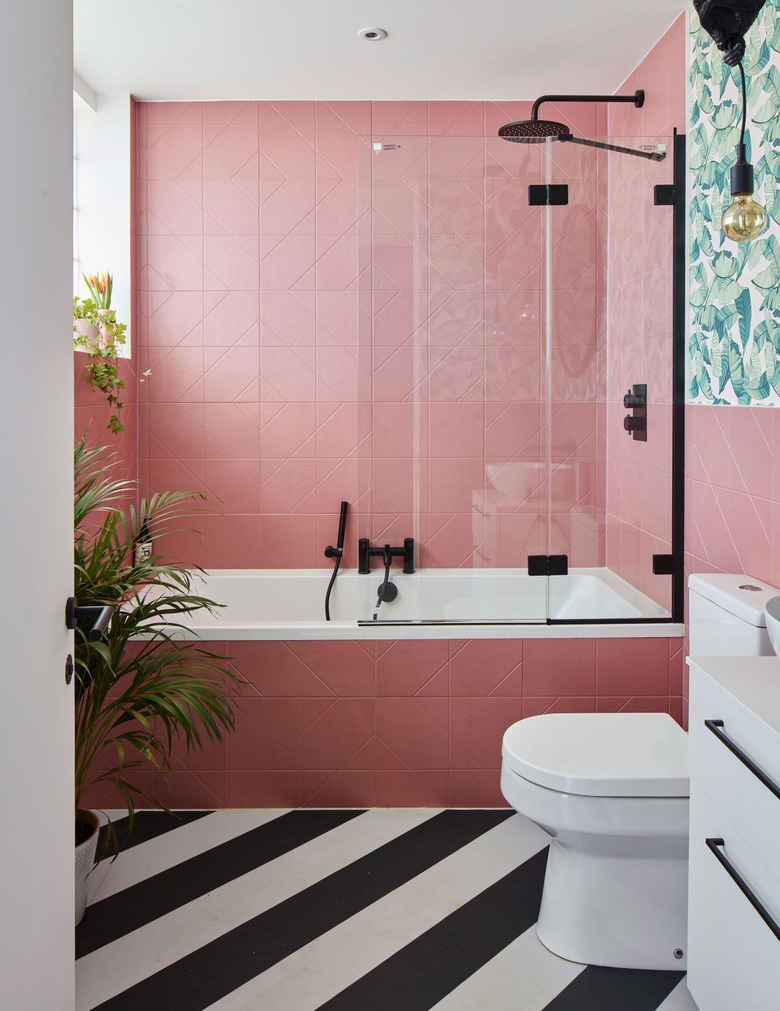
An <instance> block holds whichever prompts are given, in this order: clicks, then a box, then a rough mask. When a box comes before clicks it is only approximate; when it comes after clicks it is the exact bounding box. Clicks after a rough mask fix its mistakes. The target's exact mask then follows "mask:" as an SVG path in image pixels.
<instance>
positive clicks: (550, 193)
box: [528, 183, 569, 207]
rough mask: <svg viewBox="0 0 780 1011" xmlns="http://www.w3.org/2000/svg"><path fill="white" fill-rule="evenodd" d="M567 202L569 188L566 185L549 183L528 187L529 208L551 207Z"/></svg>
mask: <svg viewBox="0 0 780 1011" xmlns="http://www.w3.org/2000/svg"><path fill="white" fill-rule="evenodd" d="M568 202H569V187H568V185H567V184H566V183H550V184H548V185H544V184H543V185H541V186H535V185H532V186H529V187H528V205H529V207H552V206H553V205H554V204H556V205H562V204H568Z"/></svg>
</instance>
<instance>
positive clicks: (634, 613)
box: [176, 569, 683, 640]
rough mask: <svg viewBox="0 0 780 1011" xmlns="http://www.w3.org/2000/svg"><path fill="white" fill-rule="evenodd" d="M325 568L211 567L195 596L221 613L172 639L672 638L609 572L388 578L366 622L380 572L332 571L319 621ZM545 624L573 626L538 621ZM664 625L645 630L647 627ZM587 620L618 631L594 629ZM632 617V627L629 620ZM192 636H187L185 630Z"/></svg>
mask: <svg viewBox="0 0 780 1011" xmlns="http://www.w3.org/2000/svg"><path fill="white" fill-rule="evenodd" d="M330 575H331V573H330V571H329V570H327V569H287V570H279V569H215V570H212V571H211V572H209V573H208V574H207V575H205V576H202V575H197V576H196V577H195V580H194V584H195V592H197V593H201V594H202V595H204V596H206V597H210V598H211V599H212V600H214V601H216V602H217V603H220V604H223V605H225V606H224V607H221V608H219V609H218V610H217V611H216V612H215V613H214V614H209V613H207V612H201V613H200V614H198V615H197V616H194V618H193V619H192V620H191V621H190V622H188V623H187V625H188V628H187V630H181V631H179V632H177V633H176V634H177V635H180V636H181V637H182V638H195V637H198V638H202V639H213V640H216V639H220V640H224V639H280V640H285V639H287V640H293V639H513V638H514V639H531V638H602V637H610V638H624V637H627V636H628V637H630V636H640V637H643V638H647V637H656V636H659V637H660V636H680V635H682V634H683V626H682V625H681V624H675V623H673V622H672V621H671V620H670V619H669V617H668V614H667V613H666V612H665V611H664V610H663V609H662V608H661V607H659V605H658V604H656V603H655V602H654V601H652V600H651V599H650V598H649V597H646V596H645V595H644V594H642V593H640V592H639V591H638V590H636V589H634V587H632V586H630V585H629V584H628V583H626V582H625V581H624V580H622V579H620V578H619V577H618V576H616V575H614V573H612V572H610V571H609V570H608V569H573V570H571V571H570V573H569V575H568V576H554V577H552V578H551V579H549V580H544V579H540V578H536V577H532V578H529V577H528V576H527V575H526V573H525V570H523V569H431V570H424V569H423V570H419V571H418V572H416V573H414V575H411V576H406V575H404V574H403V573H402V572H401V571H400V569H397V570H393V573H392V577H391V578H392V581H393V582H394V583H395V584H396V586H397V587H398V591H399V592H398V597H397V598H396V600H394V601H393V602H392V603H383V604H382V606H381V607H380V608H379V611H378V620H377V621H373V620H372V615H373V613H374V607H375V604H376V597H377V587H378V586H379V584H380V582H381V581H382V570H381V569H378V570H375V571H373V572H372V573H371V574H370V575H367V576H365V575H363V576H361V575H359V574H358V573H356V572H354V571H342V572H340V573H339V575H338V577H337V579H336V583H335V585H334V588H333V592H332V595H331V602H330V612H331V618H332V620H331V621H329V622H328V621H325V591H326V588H327V585H328V581H329V579H330ZM548 596H549V616H550V618H553V619H557V620H564V621H566V622H572V624H561V625H557V624H553V625H548V624H547V623H546V615H547V608H548V600H547V597H548ZM648 618H653V619H663V620H658V621H653V622H649V623H645V621H646V619H648ZM594 619H601V620H604V619H609V620H611V621H612V622H614V621H615V619H619V620H620V621H619V623H610V624H596V623H593V620H594ZM637 619H639V620H637ZM190 630H191V631H190Z"/></svg>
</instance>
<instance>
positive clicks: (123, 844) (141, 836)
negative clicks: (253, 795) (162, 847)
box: [96, 811, 214, 859]
mask: <svg viewBox="0 0 780 1011" xmlns="http://www.w3.org/2000/svg"><path fill="white" fill-rule="evenodd" d="M213 813H214V812H213V811H136V814H135V818H134V819H133V831H132V832H130V831H129V826H130V820H129V818H116V819H114V821H112V823H111V824H112V825H113V827H114V833H115V834H116V837H117V839H118V841H119V850H120V852H122V851H124V850H129V849H132V847H133V846H138V845H140V843H145V842H149V840H150V839H156V838H157V836H160V835H165V833H166V832H171V831H172V830H173V829H175V828H181V827H182V825H189V824H191V823H192V822H194V821H198V819H199V818H203V817H205V816H206V815H207V814H213ZM107 833H108V829H107V827H106V826H105V825H103V827H102V828H101V829H100V837H99V839H98V847H97V855H96V858H97V859H100V858H101V857H102V855H103V854H106V855H105V856H104V857H102V858H103V859H110V858H111V857H112V856H113V855H114V854H113V850H112V849H110V848H109V849H108V852H106V847H107V843H106V838H107Z"/></svg>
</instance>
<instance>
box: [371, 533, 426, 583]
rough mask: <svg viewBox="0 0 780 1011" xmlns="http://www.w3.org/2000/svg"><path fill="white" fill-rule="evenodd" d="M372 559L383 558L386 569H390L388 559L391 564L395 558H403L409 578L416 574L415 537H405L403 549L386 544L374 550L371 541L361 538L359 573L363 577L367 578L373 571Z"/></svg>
mask: <svg viewBox="0 0 780 1011" xmlns="http://www.w3.org/2000/svg"><path fill="white" fill-rule="evenodd" d="M372 558H381V559H382V560H383V562H384V564H385V567H386V568H389V565H387V559H388V558H389V559H390V563H391V564H392V560H393V558H403V560H404V569H403V570H404V572H405V573H406V575H407V576H410V575H411V574H412V573H413V572H414V537H404V546H403V547H402V548H393V547H391V546H390V545H389V544H385V545H384V546H383V547H381V548H380V547H376V548H372V547H371V542H370V541H369V539H368V538H367V537H361V538H360V540H359V541H358V572H359V573H360V574H361V575H363V576H366V575H368V573H369V572H370V571H371V559H372Z"/></svg>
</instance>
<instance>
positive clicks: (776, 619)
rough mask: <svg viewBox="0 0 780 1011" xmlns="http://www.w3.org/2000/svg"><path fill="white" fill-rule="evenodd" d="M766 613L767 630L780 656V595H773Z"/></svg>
mask: <svg viewBox="0 0 780 1011" xmlns="http://www.w3.org/2000/svg"><path fill="white" fill-rule="evenodd" d="M764 613H765V614H766V630H767V632H769V638H770V639H771V641H772V646H773V647H774V651H775V653H777V655H778V656H780V597H771V598H770V599H769V600H768V601H767V602H766V607H765V608H764Z"/></svg>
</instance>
